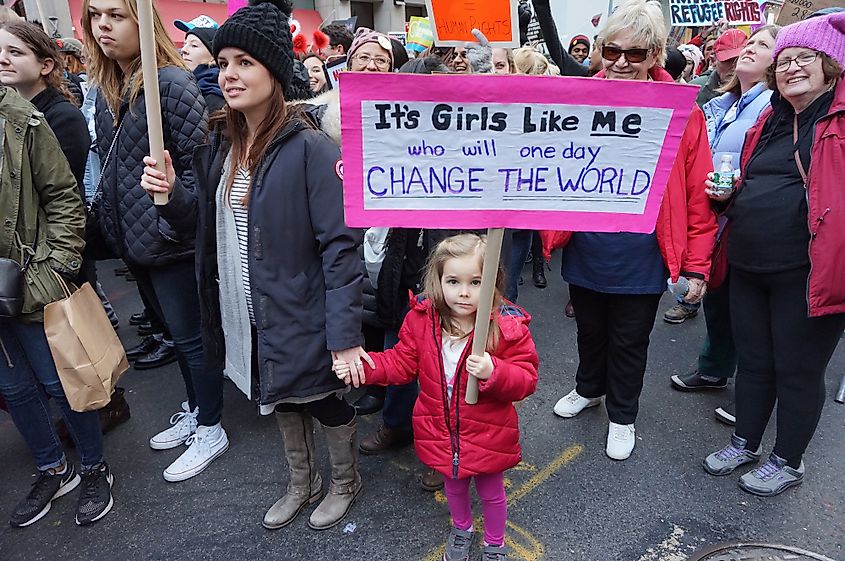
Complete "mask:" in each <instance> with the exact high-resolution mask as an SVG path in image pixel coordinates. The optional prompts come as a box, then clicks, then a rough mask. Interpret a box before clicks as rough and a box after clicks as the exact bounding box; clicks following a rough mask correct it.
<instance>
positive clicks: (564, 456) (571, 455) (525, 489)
mask: <svg viewBox="0 0 845 561" xmlns="http://www.w3.org/2000/svg"><path fill="white" fill-rule="evenodd" d="M583 451H584V446H582V445H581V444H573V445H572V446H570V447H569V448H567V449H566V450H564V451H563V452H561V454H560V456H558V457H557V458H555V459H554V460H552V462H551V463H550V464H549V465H547V466H546V467H544V468H543V469H541V470H540V471H538V472H537V473H536V474H534V475H533V476H532V477H531V479H529V480H528V481H526V482H525V483H523V484H522V485H520V487H519V489H517V490H516V491H514V492H513V493H511V494H510V495H509V496H508V506H511V505H512V504H513V503H515V502H516V501H518V500H520V499H521V498H522V497H524V496H525V495H527V494H528V493H530V492H531V491H533V490H534V489H536V488H537V487H538V486H539V485H541V484H542V483H543V482H545V481H546V480H547V479H548V478H549V477H551V476H552V475H553V474H554V473H555V472H556V471H557V470H559V469H560V468H562V467H563V466H565V465H566V464H568V463H569V462H571V461H572V460H574V459H575V458H576V457H577V456H578V454H580V453H581V452H583Z"/></svg>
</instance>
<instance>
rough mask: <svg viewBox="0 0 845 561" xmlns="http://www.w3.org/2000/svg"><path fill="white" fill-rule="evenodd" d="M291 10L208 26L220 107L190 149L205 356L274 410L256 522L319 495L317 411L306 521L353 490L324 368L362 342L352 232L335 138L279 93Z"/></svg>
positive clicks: (350, 441) (288, 515)
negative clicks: (276, 455)
mask: <svg viewBox="0 0 845 561" xmlns="http://www.w3.org/2000/svg"><path fill="white" fill-rule="evenodd" d="M291 10H292V7H291V5H290V3H289V1H288V0H275V1H273V2H262V1H255V0H254V2H253V3H252V4H250V5H249V6H247V7H244V8H241V9H240V10H238V11H237V12H236V13H235V14H233V15H232V17H230V18H229V19H228V20H227V21H226V22H225V23H224V24H223V25H222V26H220V29H219V30H218V31H217V34H216V35H215V37H214V44H213V46H212V48H213V53H214V55H215V57H216V60H217V66H218V67H219V68H220V86H221V88H222V90H223V95H224V96H225V98H226V110H225V115H224V117H223V118H222V121H220V122H219V125H220V128H219V129H218V127H217V124H218V123H215V126H214V127H213V133H212V136H211V138H210V144H209V145H207V146H203V147H201V148H200V149H199V150H198V151H197V153H196V154H195V157H194V169H196V170H197V177H198V190H197V199H198V211H199V212H198V214H199V227H198V230H197V243H198V248H199V250H198V252H197V271H198V275H199V284H200V287H199V288H200V299H201V302H202V311H203V318H202V319H203V321H202V325H203V339H204V340H205V341H206V343H207V344H206V349H207V354H206V358H207V362H208V364H209V365H215V367H222V366H223V365H224V364H225V367H226V373H227V374H228V375H229V377H230V378H231V379H232V381H234V382H235V383H236V384H238V386H239V387H240V388H241V389H242V390H243V391H244V393H246V394H247V395H248V396H249V395H251V392H252V379H253V374H254V375H255V376H256V377H257V379H258V386H259V388H258V394H259V395H258V402H259V405H260V410H261V412H262V413H263V414H270V413H275V416H276V421H277V422H278V425H279V428H280V430H281V433H282V436H283V438H284V445H285V457H286V459H287V463H288V468H289V470H290V480H289V482H288V486H287V491H286V492H285V494H284V495H283V496H282V497H281V498H280V499H279V500H278V501H276V503H275V504H274V505H273V506H272V507H270V509H269V510H268V511H267V513H266V514H265V516H264V520H263V525H264V526H265V527H266V528H268V529H278V528H282V527H284V526H287V525H288V524H290V523H291V522H293V521H294V519H295V518H296V517H297V515H299V513H300V512H301V511H302V510H303V509H304V508H305V507H306V506H308V505H309V504H312V503H316V502H318V501H320V499H321V498H322V497H323V483H322V479H321V477H320V473H319V470H318V469H317V465H316V458H317V455H318V454H317V451H316V448H315V445H314V419H315V418H316V419H317V420H318V421H319V422H320V423H321V424H322V425H323V429H324V433H325V435H326V442H327V444H328V449H329V458H330V459H331V464H332V470H331V474H332V475H331V485H330V486H329V492H328V493H327V494H326V495H325V498H323V500H322V501H320V504H319V505H318V506H317V508H316V509H315V510H314V512H312V513H311V516H310V519H309V521H308V525H309V526H310V527H311V528H313V529H315V530H325V529H328V528H331V527H332V526H335V525H337V524H338V523H339V522H340V521H341V520H342V519H343V517H344V516H346V514H347V513H348V512H349V510H350V509H351V508H352V504H353V503H354V502H355V499H356V498H357V496H358V494H359V493H360V491H361V477H360V475H359V474H358V469H357V454H356V449H357V447H356V434H357V422H356V420H355V409H354V408H353V407H352V406H351V405H349V404H348V403H347V402H346V401H345V400H344V399H343V397H342V395H341V394H342V393H343V392H344V390H345V387H344V385H343V383H342V382H341V381H340V380H338V379H337V377H336V376H335V375H334V374H333V373H332V355H335V356H336V357H337V358H340V359H342V360H345V361H347V362H348V361H352V362H360V357H361V356H362V355H363V353H364V351H363V349H362V348H361V344H362V343H363V338H362V336H361V308H362V304H361V281H362V280H363V266H362V265H361V260H360V258H359V257H358V251H357V248H358V246H359V245H360V243H361V234H360V233H358V232H356V231H354V230H351V229H349V228H347V227H346V225H345V224H344V221H343V185H342V180H341V176H342V175H343V172H342V167H343V163H342V161H341V160H340V150H339V149H338V147H337V145H335V144H334V142H332V140H331V139H329V137H328V136H326V135H325V134H323V133H322V132H320V131H317V130H315V129H314V128H313V126H311V124H310V123H311V122H313V121H312V120H311V118H310V117H309V115H307V114H306V113H305V110H304V108H303V107H294V106H291V105H289V104H288V101H290V100H291V99H293V98H295V97H297V96H301V95H307V92H304V91H302V90H301V89H300V86H299V85H298V83H297V82H296V80H295V76H294V61H295V59H294V53H293V45H292V39H291V34H290V15H291ZM166 160H167V161H166V162H165V163H166V167H167V173H160V172H158V171H156V170H155V169H154V168H153V167H148V168H147V169H146V170H145V173H144V177H143V180H142V186H143V187H144V188H145V189H147V191H148V192H151V193H152V192H161V191H164V192H168V191H171V190H173V189H174V185H173V179H174V177H175V170H174V169H173V167H172V165H170V161H169V158H168V157H167V156H166ZM146 162H147V164H148V165H150V166H152V165H155V162H154V161H153V160H151V159H149V158H147V160H146ZM330 351H331V352H330Z"/></svg>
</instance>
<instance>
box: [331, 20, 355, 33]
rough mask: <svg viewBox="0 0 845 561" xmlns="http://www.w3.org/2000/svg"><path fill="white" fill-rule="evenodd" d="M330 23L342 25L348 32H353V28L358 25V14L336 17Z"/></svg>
mask: <svg viewBox="0 0 845 561" xmlns="http://www.w3.org/2000/svg"><path fill="white" fill-rule="evenodd" d="M332 25H342V26H344V27H345V28H346V29H348V30H349V33H352V34H353V35H354V34H355V29H356V28H357V27H358V16H352V17H351V18H346V19H336V20H334V21H333V22H332Z"/></svg>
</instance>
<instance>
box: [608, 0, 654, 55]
mask: <svg viewBox="0 0 845 561" xmlns="http://www.w3.org/2000/svg"><path fill="white" fill-rule="evenodd" d="M623 32H630V33H632V34H633V35H632V38H633V40H634V41H636V42H637V43H640V44H642V45H643V46H644V47H646V48H648V49H651V50H653V51H654V52H655V53H656V55H657V64H659V65H660V66H663V63H664V62H665V61H666V37H667V36H668V33H669V32H668V30H667V29H666V20H665V19H664V18H663V8H661V6H660V2H658V1H657V0H625V1H624V2H623V3H622V4H620V5H619V6H618V7H617V8H616V10H614V12H613V13H612V14H610V17H609V18H607V21H606V22H605V24H604V27H603V28H602V29H601V31H599V39H598V42H599V43H601V44H602V45H606V44H607V43H609V42H612V41H613V39H614V38H616V37H617V36H618V35H619V34H621V33H623Z"/></svg>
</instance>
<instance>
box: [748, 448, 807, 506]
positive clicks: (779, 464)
mask: <svg viewBox="0 0 845 561" xmlns="http://www.w3.org/2000/svg"><path fill="white" fill-rule="evenodd" d="M802 481H804V461H803V460H802V461H801V465H800V466H798V469H795V468H791V467H789V466H788V465H786V460H784V459H783V458H781V457H779V456H776V455H775V454H774V453H772V454H770V455H769V461H768V462H766V463H765V464H763V465H762V466H760V467H758V468H757V469H755V470H752V471H749V472H748V473H746V474H745V475H743V476H742V477H740V478H739V488H740V489H742V490H743V491H747V492H748V493H751V494H752V495H758V496H760V497H774V496H775V495H778V494H780V493H783V492H784V491H786V490H787V489H789V488H790V487H794V486H796V485H800V484H801V482H802Z"/></svg>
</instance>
